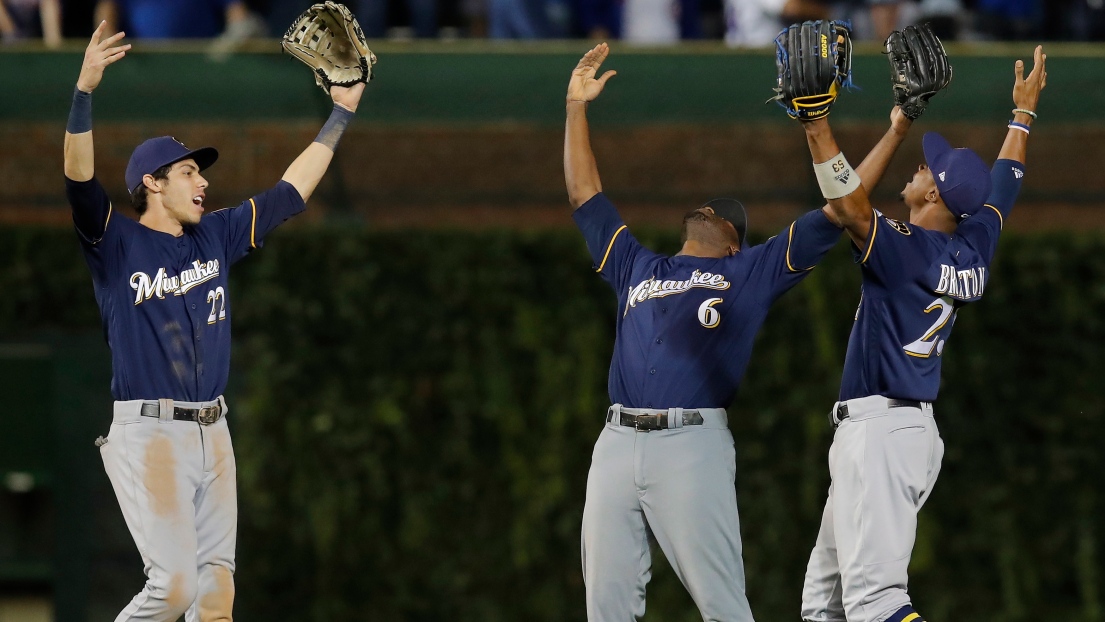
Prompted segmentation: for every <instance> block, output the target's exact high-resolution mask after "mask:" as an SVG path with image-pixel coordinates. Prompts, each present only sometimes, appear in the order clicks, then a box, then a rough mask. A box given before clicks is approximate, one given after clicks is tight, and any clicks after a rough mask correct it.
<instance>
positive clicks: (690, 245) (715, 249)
mask: <svg viewBox="0 0 1105 622" xmlns="http://www.w3.org/2000/svg"><path fill="white" fill-rule="evenodd" d="M730 251H732V252H730ZM739 252H740V249H739V248H735V247H732V246H730V247H721V246H718V245H716V244H708V243H706V242H702V241H700V240H687V241H686V242H684V243H683V248H682V249H681V250H680V251H679V252H678V253H676V254H677V255H689V256H691V257H711V258H714V259H720V258H722V257H728V256H730V255H732V254H735V253H739Z"/></svg>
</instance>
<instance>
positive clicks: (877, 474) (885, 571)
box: [802, 395, 944, 622]
mask: <svg viewBox="0 0 1105 622" xmlns="http://www.w3.org/2000/svg"><path fill="white" fill-rule="evenodd" d="M847 404H848V418H847V419H845V420H844V421H841V422H840V425H839V426H838V427H837V429H836V434H835V436H834V437H833V444H832V447H831V448H830V449H829V474H830V475H831V476H832V484H831V485H830V486H829V497H828V500H827V501H826V502H825V511H824V514H823V515H822V518H821V531H820V533H818V534H817V543H816V544H815V545H814V549H813V552H812V553H811V554H810V562H809V566H808V567H807V569H806V580H805V585H804V587H803V590H802V619H803V620H807V621H809V622H845V621H846V622H883V621H884V620H886V619H887V618H888V617H890V616H891V614H893V613H894V612H896V611H898V610H899V609H901V608H902V607H904V606H905V605H908V604H910V599H909V594H907V593H906V586H907V581H908V580H907V572H906V571H907V570H908V568H909V558H910V555H911V554H912V553H913V543H914V540H915V539H916V536H917V512H918V511H919V510H920V509H921V506H922V505H924V503H925V501H926V500H927V499H928V496H929V493H930V492H931V491H932V487H933V485H934V484H935V483H936V477H937V476H938V475H939V474H940V461H941V459H942V458H943V456H944V441H942V440H941V439H940V432H939V430H937V428H936V421H935V419H933V415H932V404H929V403H922V407H921V408H920V409H917V408H888V407H887V399H886V398H885V397H881V396H878V395H875V396H871V397H864V398H859V399H854V400H849V401H848V402H847ZM834 411H835V407H834Z"/></svg>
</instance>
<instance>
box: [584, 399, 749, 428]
mask: <svg viewBox="0 0 1105 622" xmlns="http://www.w3.org/2000/svg"><path fill="white" fill-rule="evenodd" d="M623 415H629V416H630V417H635V418H637V419H639V420H647V419H648V418H649V417H654V418H655V419H654V420H653V421H654V422H655V425H653V424H652V422H649V425H647V426H644V427H642V426H641V425H639V424H638V425H637V426H636V427H637V429H638V430H642V431H647V430H673V429H676V428H682V427H684V426H687V425H695V426H698V425H700V426H702V427H704V428H711V429H722V430H724V429H727V428H728V427H729V416H728V415H727V414H726V413H725V409H724V408H629V407H627V406H622V405H621V404H614V405H612V406H611V407H610V408H608V409H607V411H606V420H607V421H608V422H611V423H614V424H617V425H626V426H628V425H629V424H628V423H624V424H623V423H622V422H623V419H627V418H624V417H623Z"/></svg>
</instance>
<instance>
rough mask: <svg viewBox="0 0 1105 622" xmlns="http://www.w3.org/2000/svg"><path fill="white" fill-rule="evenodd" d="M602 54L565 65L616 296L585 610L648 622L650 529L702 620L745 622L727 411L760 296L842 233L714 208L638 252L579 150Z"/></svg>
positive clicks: (591, 204)
mask: <svg viewBox="0 0 1105 622" xmlns="http://www.w3.org/2000/svg"><path fill="white" fill-rule="evenodd" d="M608 54H609V48H608V47H607V45H606V44H605V43H603V44H600V45H598V46H596V47H595V48H594V49H592V50H591V51H589V52H588V53H587V54H586V55H585V56H584V57H583V58H582V60H580V62H579V64H578V65H577V66H576V68H575V70H574V71H573V72H572V77H571V81H570V83H569V85H568V94H567V125H566V132H565V139H564V176H565V179H566V182H567V187H568V196H569V199H570V201H571V204H572V207H573V208H575V213H574V215H573V218H574V219H575V222H576V224H577V225H578V226H579V228H580V231H581V232H582V233H583V236H584V238H585V240H586V242H587V248H588V250H589V251H590V253H591V256H592V258H593V259H594V267H595V269H596V270H597V271H598V273H599V274H600V275H601V276H602V277H603V279H605V280H606V281H607V282H608V283H610V285H611V286H612V287H613V288H614V292H615V293H616V294H617V298H618V319H617V336H616V340H615V342H614V356H613V360H612V361H611V364H610V376H609V392H610V400H611V403H612V404H613V405H612V406H611V407H610V408H609V409H608V411H607V412H606V416H605V420H606V425H605V427H604V428H603V430H602V433H601V434H600V435H599V438H598V441H597V443H596V445H595V451H594V455H593V457H592V462H591V468H590V472H589V473H588V476H587V499H586V504H585V507H584V511H583V533H582V556H583V576H584V582H585V585H586V594H587V616H588V619H589V620H591V621H593V622H605V621H617V622H624V621H625V620H632V619H636V618H639V617H641V616H642V615H644V612H645V586H646V584H647V583H648V581H649V578H650V572H651V571H650V568H651V561H650V553H649V539H648V536H649V534H650V533H651V534H652V535H653V536H655V539H656V541H657V542H658V543H659V545H660V548H661V549H662V550H663V552H664V555H665V556H666V557H667V559H668V561H669V562H670V563H671V566H672V567H673V568H674V569H675V572H676V574H677V575H678V576H679V579H680V580H681V581H682V582H683V585H684V586H685V587H686V588H687V590H688V591H689V592H690V594H691V597H692V598H693V599H694V602H695V604H696V605H697V606H698V608H699V611H700V612H701V614H702V617H703V619H705V620H719V621H728V622H733V621H736V622H750V621H751V620H752V619H753V618H752V613H751V611H750V609H749V605H748V600H747V598H746V597H745V589H744V586H745V579H744V562H743V559H742V552H741V551H742V546H741V536H740V522H739V519H738V515H737V497H736V489H735V487H734V480H735V470H736V462H735V450H734V446H733V437H732V435H731V434H730V432H729V428H728V424H727V421H728V420H727V415H726V411H725V407H726V406H727V405H729V404H730V403H731V402H732V400H733V396H734V395H735V394H736V391H737V388H738V387H739V385H740V380H741V377H742V376H743V375H744V370H745V368H746V367H747V365H748V360H749V357H750V356H751V351H752V344H753V340H754V339H755V336H756V333H757V331H758V330H759V327H760V325H761V324H762V323H763V321H764V318H765V317H766V315H767V310H768V308H769V307H770V306H771V303H772V302H773V301H774V300H775V299H776V298H778V297H779V296H781V295H782V294H783V293H784V292H786V291H787V290H789V289H790V288H791V287H793V286H795V285H797V284H798V282H799V281H801V280H802V279H803V278H805V277H806V276H807V275H808V274H809V273H810V270H811V269H812V267H813V266H814V265H816V264H817V262H818V261H819V260H820V259H821V258H822V257H823V256H824V255H825V253H826V252H828V250H829V249H830V248H831V247H832V246H833V245H834V244H835V243H836V241H837V239H838V237H839V235H840V231H841V230H840V229H839V228H838V227H837V226H836V225H834V224H833V223H832V222H831V221H830V219H829V218H828V217H827V215H826V212H825V211H824V210H823V209H818V210H814V211H811V212H809V213H807V214H806V215H804V216H802V217H801V218H799V219H798V220H796V221H794V223H792V224H791V225H790V226H788V227H787V228H786V229H784V230H783V231H782V232H781V233H780V234H779V235H777V236H775V237H773V238H771V239H770V240H768V241H767V242H766V243H764V244H760V245H758V246H749V245H747V243H746V240H745V228H746V222H745V212H744V208H743V207H742V206H741V205H740V203H738V202H736V201H734V200H732V199H721V200H714V201H711V202H709V203H707V204H706V205H704V206H703V207H701V208H698V209H696V210H694V211H691V212H689V213H688V214H686V215H685V216H684V218H683V228H682V241H683V247H682V250H681V251H680V252H679V253H678V254H676V255H675V256H672V257H669V256H665V255H661V254H659V253H655V252H652V251H650V250H648V249H646V248H644V247H643V246H641V244H640V243H639V242H638V241H637V240H636V238H634V237H633V234H632V233H630V232H629V230H628V229H627V228H626V225H625V224H624V223H623V222H622V219H621V217H620V216H619V215H618V212H617V210H616V209H615V208H614V205H613V204H612V203H611V202H610V200H609V199H608V198H606V195H604V194H603V193H602V184H601V182H600V180H599V174H598V168H597V165H596V163H595V157H594V154H593V153H592V151H591V146H590V138H589V130H588V125H587V116H586V113H587V106H588V104H589V102H591V101H592V100H594V99H595V98H596V97H598V95H599V93H601V92H602V89H603V87H604V86H605V85H606V82H607V81H608V80H609V79H610V78H611V77H612V76H613V75H614V73H615V72H613V71H607V72H606V73H605V74H603V75H602V76H601V77H599V78H596V73H597V71H598V69H599V67H600V66H601V65H602V62H603V61H604V60H605V59H606V57H607V55H608ZM900 142H901V138H900V136H899V134H897V133H895V132H889V133H888V134H887V137H884V138H883V139H882V140H881V141H880V143H879V144H878V145H877V146H876V147H875V149H874V150H873V151H872V155H871V156H870V157H869V158H868V159H866V160H865V161H864V163H863V164H862V165H860V169H861V171H862V172H863V174H864V175H865V179H866V180H867V181H866V182H865V183H868V184H871V185H872V186H873V185H874V184H875V183H876V182H877V181H878V179H879V178H880V177H881V175H882V173H883V171H884V170H885V165H886V160H888V159H889V155H888V154H889V153H892V152H893V150H894V148H896V146H897V144H899V143H900Z"/></svg>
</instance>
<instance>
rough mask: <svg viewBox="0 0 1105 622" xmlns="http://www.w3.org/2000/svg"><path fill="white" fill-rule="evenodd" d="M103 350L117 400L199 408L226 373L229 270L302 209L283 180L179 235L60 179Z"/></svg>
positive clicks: (94, 186)
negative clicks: (104, 343)
mask: <svg viewBox="0 0 1105 622" xmlns="http://www.w3.org/2000/svg"><path fill="white" fill-rule="evenodd" d="M65 189H66V194H67V195H68V196H69V203H70V205H72V207H73V220H74V223H75V225H76V227H77V232H78V233H79V234H80V235H79V236H78V237H79V238H80V242H81V249H82V250H83V251H84V258H85V261H86V262H87V263H88V267H89V269H90V270H91V271H92V283H93V285H94V286H95V288H96V303H97V304H98V305H99V306H100V316H101V318H102V320H103V327H104V335H105V337H106V338H107V341H108V344H109V345H110V346H111V359H112V361H111V362H112V378H111V393H112V395H114V396H115V399H116V400H138V399H147V400H149V399H160V398H171V399H174V400H178V401H186V402H206V401H210V400H213V399H215V398H216V397H218V396H219V395H222V393H223V391H224V389H225V388H226V380H227V376H228V374H229V372H230V321H229V320H230V300H229V298H228V293H227V292H228V287H227V285H228V282H229V281H228V276H229V275H228V273H229V267H230V265H231V264H233V263H234V262H236V261H238V260H239V259H241V258H243V257H245V256H246V254H248V253H249V252H250V251H251V250H253V249H254V248H259V247H260V246H261V245H262V244H263V243H264V238H265V235H266V234H268V232H269V231H272V229H274V228H275V227H276V226H277V225H279V224H280V223H282V222H284V221H285V220H287V219H288V218H291V217H292V216H294V215H295V214H298V213H299V212H301V211H303V209H304V208H305V207H306V206H305V205H304V203H303V199H302V198H301V197H300V196H299V192H298V191H297V190H296V189H295V187H294V186H292V185H291V184H289V183H287V182H283V181H282V182H280V183H278V184H277V185H276V186H275V187H274V188H272V189H271V190H269V191H267V192H263V193H261V194H259V195H257V196H255V197H253V198H252V199H249V200H247V201H245V202H244V203H242V204H241V205H239V206H237V207H232V208H228V209H224V210H218V211H215V212H212V213H210V214H205V215H204V216H203V218H202V219H201V220H200V223H199V224H198V225H195V226H188V227H184V234H183V235H181V236H180V237H175V236H172V235H170V234H168V233H162V232H160V231H155V230H153V229H150V228H149V227H146V226H144V225H142V224H139V223H137V222H135V221H133V220H131V219H129V218H126V217H125V216H122V215H117V214H113V209H112V206H111V203H110V202H109V201H108V198H107V195H106V194H105V193H104V189H103V187H102V186H101V185H100V183H99V182H98V181H97V180H96V179H95V178H93V179H91V180H89V181H86V182H76V181H73V180H70V179H66V180H65Z"/></svg>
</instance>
